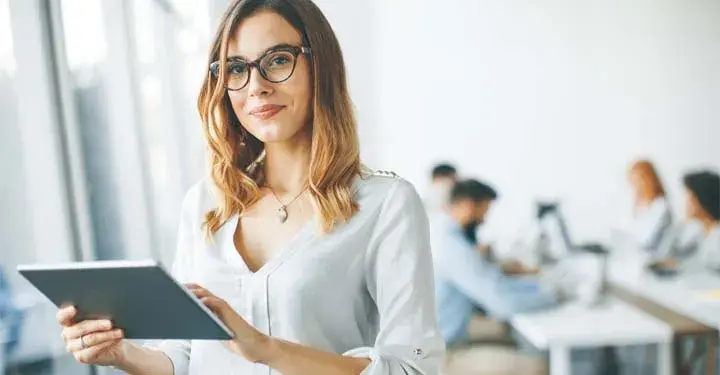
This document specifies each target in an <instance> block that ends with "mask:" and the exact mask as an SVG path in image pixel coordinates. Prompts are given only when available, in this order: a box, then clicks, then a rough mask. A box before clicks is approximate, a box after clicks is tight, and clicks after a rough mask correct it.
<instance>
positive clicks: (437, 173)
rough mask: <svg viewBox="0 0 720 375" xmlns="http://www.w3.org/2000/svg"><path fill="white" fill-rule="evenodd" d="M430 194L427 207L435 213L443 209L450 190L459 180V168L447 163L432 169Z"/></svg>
mask: <svg viewBox="0 0 720 375" xmlns="http://www.w3.org/2000/svg"><path fill="white" fill-rule="evenodd" d="M430 178H431V182H430V196H429V197H428V198H427V199H425V206H426V209H427V210H428V211H429V212H431V213H433V214H435V213H437V212H438V211H440V210H442V209H443V207H444V206H445V205H446V204H447V203H448V200H449V199H450V190H452V187H453V186H454V185H455V183H456V182H457V180H458V173H457V169H456V168H455V167H454V166H452V165H450V164H446V163H442V164H438V165H436V166H435V167H433V169H432V173H431V176H430Z"/></svg>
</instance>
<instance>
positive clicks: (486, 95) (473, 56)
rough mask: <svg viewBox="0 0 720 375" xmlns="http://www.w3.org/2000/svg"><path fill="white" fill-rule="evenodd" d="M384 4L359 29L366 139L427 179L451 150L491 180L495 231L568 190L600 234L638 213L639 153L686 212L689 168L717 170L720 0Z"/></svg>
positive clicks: (575, 217)
mask: <svg viewBox="0 0 720 375" xmlns="http://www.w3.org/2000/svg"><path fill="white" fill-rule="evenodd" d="M374 6H375V11H374V18H373V20H372V21H371V22H370V23H368V24H369V25H373V27H374V28H375V29H374V30H373V33H371V34H370V35H367V32H368V30H367V29H366V28H365V26H364V25H365V23H362V25H363V26H360V27H357V28H356V33H357V35H361V36H364V37H365V38H374V39H372V44H373V53H372V55H373V56H372V58H373V59H374V63H373V64H371V65H370V66H371V67H372V68H373V69H374V70H372V71H370V72H369V74H370V75H372V76H373V77H374V81H373V85H372V86H366V87H364V89H366V90H368V91H370V92H371V94H365V95H368V96H370V97H373V98H374V99H375V103H374V106H375V107H374V108H373V110H374V111H375V112H376V113H375V116H376V117H375V118H374V122H373V123H372V125H373V126H374V128H373V129H374V131H375V132H376V133H377V134H379V135H378V136H376V137H374V138H373V139H372V142H368V143H365V144H363V147H364V149H366V150H367V149H372V150H373V153H374V154H375V155H378V156H379V157H380V160H381V163H380V164H381V166H383V167H387V168H393V169H395V170H396V171H398V172H399V173H400V174H402V175H403V176H405V177H406V178H408V179H410V180H411V181H412V182H414V183H415V184H416V186H417V187H418V188H419V189H420V190H421V191H424V190H425V187H426V181H427V174H428V171H429V168H430V167H431V166H432V164H433V163H434V162H436V161H440V160H449V161H452V162H456V163H457V164H458V166H460V167H461V169H462V171H461V172H462V173H463V174H464V175H466V176H474V177H479V178H482V179H485V180H488V181H490V182H492V183H493V184H494V185H495V186H497V187H498V189H499V191H500V194H501V198H500V200H499V201H498V204H497V205H496V206H495V208H494V209H493V211H492V213H491V220H490V223H489V225H488V228H487V229H488V230H489V233H491V236H492V235H493V234H494V235H496V236H501V237H503V236H504V237H507V236H511V235H513V234H514V233H515V231H516V230H517V228H518V226H519V225H520V224H521V221H522V220H523V219H525V218H527V216H528V215H529V214H530V212H531V204H532V202H533V200H534V199H535V198H537V197H551V198H552V197H557V198H559V199H560V200H561V201H562V202H563V203H564V209H565V211H566V215H567V216H568V217H569V219H570V220H571V223H570V224H571V230H573V231H574V232H575V234H576V236H577V237H579V238H580V239H584V240H587V239H605V238H607V237H608V235H609V233H610V231H609V228H610V227H612V226H614V225H617V224H619V223H620V222H621V221H622V220H623V219H624V218H626V217H627V216H628V215H629V211H630V190H629V188H628V185H627V182H626V175H625V172H626V169H627V166H628V164H629V163H630V162H631V160H632V159H633V158H636V157H640V156H647V157H650V158H651V159H652V160H654V161H655V162H656V163H657V165H658V167H659V169H660V172H661V174H662V177H663V179H664V180H665V181H666V182H667V183H668V185H669V193H670V195H671V200H672V203H673V205H674V207H675V208H676V210H678V212H679V213H682V203H683V200H682V199H683V197H682V193H683V191H682V188H681V185H680V176H681V174H682V172H683V171H685V170H686V169H687V168H691V167H700V166H713V167H715V168H720V147H717V146H716V145H717V143H718V140H720V106H718V103H720V69H719V68H718V67H720V43H718V40H720V2H717V1H714V0H695V1H689V2H688V1H685V0H667V1H662V2H658V1H650V0H610V1H599V0H598V1H582V2H577V1H570V0H553V1H544V2H535V1H530V0H510V1H471V0H445V1H442V2H436V1H429V0H424V1H419V2H418V1H413V2H410V1H405V0H387V1H376V2H375V3H374ZM348 17H350V16H348ZM343 47H344V48H345V49H354V48H356V46H351V45H344V46H343ZM350 64H352V62H350ZM351 73H354V72H351ZM364 125H366V126H367V125H368V124H367V123H366V124H364ZM363 131H367V130H365V129H363Z"/></svg>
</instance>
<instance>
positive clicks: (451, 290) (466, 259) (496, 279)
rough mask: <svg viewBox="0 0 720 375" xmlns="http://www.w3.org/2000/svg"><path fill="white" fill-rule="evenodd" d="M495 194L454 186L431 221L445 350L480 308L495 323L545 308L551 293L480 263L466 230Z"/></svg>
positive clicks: (474, 185)
mask: <svg viewBox="0 0 720 375" xmlns="http://www.w3.org/2000/svg"><path fill="white" fill-rule="evenodd" d="M496 196H497V193H496V192H495V191H494V190H493V189H492V188H491V187H489V186H488V185H486V184H484V183H482V182H479V181H476V180H464V181H460V182H458V183H457V184H456V185H455V187H454V188H453V189H452V191H451V194H450V203H449V206H448V209H447V210H446V212H445V213H444V214H443V215H440V216H438V217H437V218H436V220H434V221H433V223H432V226H433V231H432V233H433V236H432V246H433V253H434V255H435V288H436V299H437V314H438V322H439V325H440V330H441V331H442V333H443V337H444V338H445V340H446V342H447V344H448V346H449V347H452V346H455V345H457V344H460V343H463V342H464V341H465V340H466V339H467V337H466V334H467V327H468V324H469V322H470V319H471V318H472V317H473V315H474V314H475V311H476V307H480V308H481V309H482V310H483V311H485V313H486V314H487V315H488V316H489V317H491V318H493V319H496V320H499V321H506V320H507V319H508V318H510V317H511V316H512V315H513V314H516V313H521V312H527V311H532V310H537V309H542V308H546V307H549V306H552V305H554V304H555V303H556V301H557V300H556V298H555V293H554V291H552V290H549V289H547V288H545V287H544V286H541V285H540V283H538V281H537V279H535V278H534V277H527V276H524V277H516V276H509V275H506V273H505V272H504V271H503V269H502V267H501V266H499V265H497V264H493V263H491V262H489V261H488V260H486V259H485V258H484V257H483V256H482V255H481V253H480V252H479V251H478V250H477V248H476V247H475V245H474V244H473V243H472V242H471V241H470V240H469V239H468V238H467V236H466V232H467V231H468V230H469V229H470V228H474V227H477V226H478V225H479V224H480V223H482V222H483V221H484V220H485V215H486V213H487V211H488V209H489V207H490V204H491V202H492V201H493V200H494V199H495V197H496Z"/></svg>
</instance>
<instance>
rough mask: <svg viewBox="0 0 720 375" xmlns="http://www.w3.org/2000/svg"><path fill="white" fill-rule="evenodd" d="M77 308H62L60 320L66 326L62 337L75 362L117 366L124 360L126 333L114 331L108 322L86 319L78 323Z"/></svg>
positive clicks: (59, 315) (59, 312) (58, 316)
mask: <svg viewBox="0 0 720 375" xmlns="http://www.w3.org/2000/svg"><path fill="white" fill-rule="evenodd" d="M76 315H77V309H75V307H73V306H67V307H63V308H61V309H60V310H58V312H57V321H58V323H59V324H60V325H61V326H62V327H63V330H62V337H63V340H64V341H65V348H66V349H67V351H68V353H70V354H72V355H73V357H75V360H76V361H78V362H80V363H84V364H89V365H100V366H118V365H120V364H121V363H123V361H125V342H124V340H123V332H122V331H121V330H119V329H113V326H112V322H110V321H109V320H84V321H82V322H79V323H75V322H74V321H73V319H74V318H75V316H76Z"/></svg>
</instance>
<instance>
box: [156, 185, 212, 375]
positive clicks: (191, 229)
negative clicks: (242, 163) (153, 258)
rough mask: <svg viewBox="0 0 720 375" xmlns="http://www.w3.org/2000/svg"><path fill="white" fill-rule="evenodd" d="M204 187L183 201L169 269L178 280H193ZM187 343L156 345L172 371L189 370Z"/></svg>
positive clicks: (183, 372)
mask: <svg viewBox="0 0 720 375" xmlns="http://www.w3.org/2000/svg"><path fill="white" fill-rule="evenodd" d="M204 188H205V185H204V183H198V184H197V185H195V186H194V187H193V188H191V189H190V190H189V191H188V193H187V194H186V196H185V199H184V200H183V204H182V209H181V216H180V224H179V227H178V241H177V250H176V253H175V260H174V261H173V266H172V271H171V273H172V276H173V277H174V278H175V279H176V280H178V281H179V282H181V283H187V282H191V281H193V280H192V252H193V249H194V245H193V244H194V241H195V238H196V236H197V235H199V234H200V233H199V232H200V229H201V228H200V225H199V222H198V221H199V220H198V218H199V217H201V216H200V215H201V213H200V210H201V207H200V206H201V205H200V202H201V197H202V194H203V190H202V189H204ZM190 343H191V342H190V340H164V341H162V342H160V343H159V345H157V346H156V348H157V349H159V350H161V351H162V352H163V353H165V355H167V356H168V358H170V360H171V361H172V363H173V368H174V374H175V375H187V374H189V366H190V347H191V345H190Z"/></svg>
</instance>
